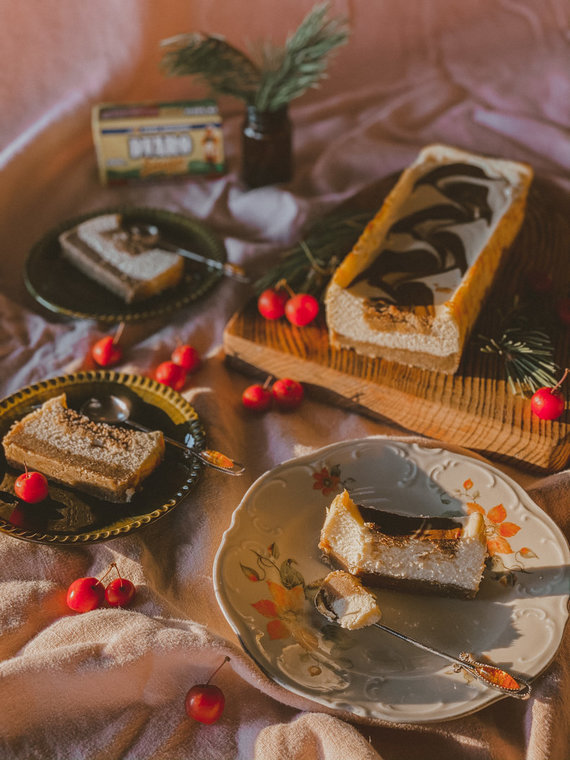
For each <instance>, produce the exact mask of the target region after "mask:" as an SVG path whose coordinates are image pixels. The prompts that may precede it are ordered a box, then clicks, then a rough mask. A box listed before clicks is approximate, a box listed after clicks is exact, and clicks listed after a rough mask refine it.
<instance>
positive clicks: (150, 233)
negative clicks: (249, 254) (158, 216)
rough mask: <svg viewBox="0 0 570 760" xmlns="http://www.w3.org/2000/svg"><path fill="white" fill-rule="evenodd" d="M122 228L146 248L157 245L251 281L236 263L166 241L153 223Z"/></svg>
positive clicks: (236, 278)
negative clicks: (213, 257) (212, 257)
mask: <svg viewBox="0 0 570 760" xmlns="http://www.w3.org/2000/svg"><path fill="white" fill-rule="evenodd" d="M123 229H124V230H125V231H126V232H127V233H128V235H129V237H130V238H131V240H132V241H133V243H139V244H141V245H143V246H145V247H148V248H152V247H154V246H157V245H159V246H160V247H161V248H163V249H164V250H167V251H171V252H172V253H177V254H178V255H179V256H184V257H185V258H187V259H191V260H192V261H198V262H200V263H201V264H207V265H208V266H209V267H211V268H212V269H219V270H221V271H222V272H223V273H224V274H225V275H226V276H227V277H232V278H233V279H234V280H238V281H239V282H245V283H248V282H251V280H250V278H249V277H248V276H247V275H246V273H245V271H244V270H243V269H242V268H241V267H240V266H238V265H237V264H230V262H229V261H218V260H217V259H210V258H208V257H207V256H202V254H200V253H195V252H194V251H188V250H186V249H185V248H179V247H178V246H176V245H173V244H172V243H168V242H167V241H166V240H164V239H163V238H162V237H161V235H160V230H159V228H158V227H157V226H156V225H154V224H145V223H144V222H137V223H136V224H128V225H124V227H123Z"/></svg>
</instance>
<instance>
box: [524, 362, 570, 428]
mask: <svg viewBox="0 0 570 760" xmlns="http://www.w3.org/2000/svg"><path fill="white" fill-rule="evenodd" d="M569 372H570V369H566V370H564V375H563V376H562V378H561V380H559V381H558V383H556V385H555V386H554V387H553V388H548V387H546V388H539V389H538V390H537V391H535V393H533V394H532V397H531V399H530V407H531V409H532V411H533V412H534V414H536V416H537V417H539V418H540V419H541V420H557V419H558V418H559V417H560V415H561V414H562V412H563V411H564V407H565V406H566V403H565V401H564V397H563V396H562V391H561V390H560V388H561V387H562V383H563V382H564V381H565V380H566V378H567V377H568V373H569Z"/></svg>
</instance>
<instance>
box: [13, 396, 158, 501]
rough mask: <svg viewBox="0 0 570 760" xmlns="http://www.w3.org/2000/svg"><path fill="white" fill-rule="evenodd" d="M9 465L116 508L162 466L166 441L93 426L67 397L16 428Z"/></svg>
mask: <svg viewBox="0 0 570 760" xmlns="http://www.w3.org/2000/svg"><path fill="white" fill-rule="evenodd" d="M2 444H3V447H4V453H5V455H6V462H7V463H8V464H9V465H10V466H11V467H14V468H16V469H19V470H24V469H25V468H26V467H27V468H28V469H29V470H37V471H38V472H41V473H42V474H43V475H45V476H46V478H48V480H53V481H55V482H57V483H63V484H64V485H68V486H72V487H73V488H77V489H79V490H80V491H84V492H85V493H88V494H91V495H93V496H96V497H97V498H100V499H104V500H106V501H112V502H127V501H130V500H131V499H132V497H133V496H134V494H135V493H136V491H137V489H138V488H139V487H140V485H141V483H142V482H143V480H144V479H145V478H147V477H148V476H149V475H150V474H151V472H152V471H153V470H154V469H155V468H156V467H157V466H158V465H159V464H160V462H161V461H162V458H163V455H164V437H163V434H162V433H161V432H160V431H153V432H151V433H142V432H139V431H137V430H130V429H126V428H120V427H115V426H113V425H107V424H105V423H104V422H92V421H91V420H89V418H88V417H85V416H84V415H82V414H80V413H79V412H76V411H75V410H73V409H69V408H68V406H67V400H66V396H65V394H62V395H60V396H56V397H54V398H52V399H49V400H48V401H46V402H45V403H44V404H42V406H41V407H40V408H39V409H36V410H34V411H33V412H30V413H29V414H27V415H26V416H25V417H22V419H21V420H18V421H17V422H15V423H14V424H13V425H12V427H11V428H10V430H9V431H8V433H7V434H6V435H5V436H4V439H3V441H2Z"/></svg>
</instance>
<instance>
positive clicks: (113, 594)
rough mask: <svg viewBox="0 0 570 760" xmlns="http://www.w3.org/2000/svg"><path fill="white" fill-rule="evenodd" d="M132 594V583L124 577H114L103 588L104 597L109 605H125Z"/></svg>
mask: <svg viewBox="0 0 570 760" xmlns="http://www.w3.org/2000/svg"><path fill="white" fill-rule="evenodd" d="M134 595H135V586H134V583H131V581H129V580H127V579H126V578H121V577H119V578H115V579H114V580H112V581H111V583H109V585H108V586H107V588H106V589H105V599H106V600H107V603H108V604H110V605H111V607H126V605H127V604H129V603H130V602H131V600H132V598H133V597H134Z"/></svg>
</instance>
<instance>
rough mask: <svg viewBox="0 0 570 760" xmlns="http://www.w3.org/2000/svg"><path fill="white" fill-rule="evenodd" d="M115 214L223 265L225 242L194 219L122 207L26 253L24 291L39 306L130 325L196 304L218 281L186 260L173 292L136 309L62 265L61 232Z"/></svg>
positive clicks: (70, 223)
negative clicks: (156, 229) (155, 229)
mask: <svg viewBox="0 0 570 760" xmlns="http://www.w3.org/2000/svg"><path fill="white" fill-rule="evenodd" d="M115 213H118V214H122V215H123V217H124V218H125V219H127V220H129V221H132V222H135V221H139V222H146V223H147V224H155V225H157V226H158V227H160V229H161V231H162V233H163V235H164V238H165V239H166V240H168V242H169V243H173V244H174V245H178V246H180V247H181V248H187V249H190V250H193V251H195V252H196V253H200V254H203V255H204V256H208V258H211V259H216V260H217V261H226V260H227V254H226V249H225V246H224V244H223V242H222V241H221V240H220V239H219V238H218V237H217V236H216V235H214V234H213V232H212V231H211V230H209V229H208V228H207V227H206V226H204V225H203V224H202V223H201V222H198V221H196V220H195V219H190V218H189V217H186V216H182V215H181V214H176V213H174V212H171V211H165V210H162V209H155V208H139V207H133V206H123V207H115V208H106V209H100V210H98V211H95V212H92V213H90V214H84V215H82V216H78V217H75V218H73V219H68V220H67V221H65V222H63V223H62V224H60V225H58V226H57V227H54V228H53V229H52V230H50V232H48V233H47V234H46V235H44V237H43V238H42V239H41V240H39V241H38V242H37V243H36V244H35V245H34V247H33V248H32V250H31V251H30V254H29V256H28V259H27V261H26V265H25V270H24V279H25V282H26V287H27V288H28V291H29V292H30V293H31V295H32V296H33V298H35V299H36V301H38V303H40V304H42V306H45V307H46V308H47V309H49V310H50V311H54V312H56V313H58V314H62V315H64V316H68V317H75V318H80V319H97V320H99V321H101V322H113V323H118V322H133V321H135V320H141V319H149V318H151V317H157V316H161V315H162V314H167V313H170V312H173V311H176V310H177V309H179V308H181V307H182V306H186V305H187V304H189V303H192V302H193V301H196V300H197V299H198V298H200V297H201V296H203V295H204V294H205V293H206V292H207V291H208V290H210V288H212V287H213V286H214V285H215V284H216V283H217V282H218V280H219V279H220V277H222V274H221V273H220V271H219V270H214V269H208V267H207V266H206V265H203V264H197V263H195V262H193V261H190V260H189V259H186V260H185V262H184V276H183V278H182V280H181V281H180V282H179V284H178V285H177V286H176V287H174V288H169V289H168V290H165V291H164V292H163V293H159V294H158V295H156V296H153V297H152V298H147V299H145V300H144V301H141V302H139V303H135V304H130V305H129V304H126V303H125V302H124V301H123V300H122V299H120V298H119V297H118V296H116V295H114V294H113V293H111V292H110V291H109V290H107V289H106V288H104V287H102V286H101V285H99V284H98V283H96V282H94V281H93V280H91V279H89V277H87V276H86V275H84V274H83V273H82V272H80V271H79V270H78V269H76V268H75V267H74V266H73V265H72V264H70V263H69V262H68V261H66V259H64V257H63V256H62V254H61V248H60V244H59V235H61V233H62V232H65V231H66V230H68V229H71V228H72V227H75V226H76V225H78V224H80V223H81V222H84V221H86V220H87V219H91V218H92V217H94V216H100V215H101V214H115Z"/></svg>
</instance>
